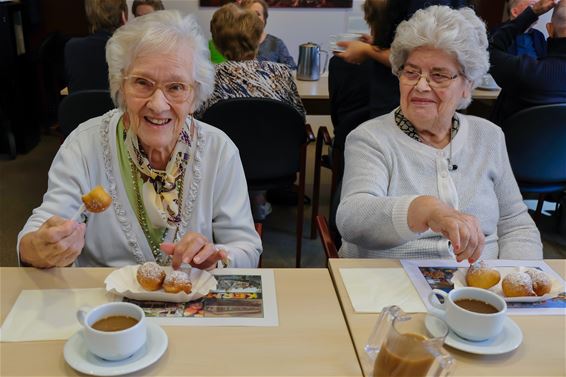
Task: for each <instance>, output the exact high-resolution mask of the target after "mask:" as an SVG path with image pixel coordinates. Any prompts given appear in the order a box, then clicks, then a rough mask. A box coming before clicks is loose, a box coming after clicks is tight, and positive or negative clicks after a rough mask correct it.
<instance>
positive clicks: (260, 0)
mask: <svg viewBox="0 0 566 377" xmlns="http://www.w3.org/2000/svg"><path fill="white" fill-rule="evenodd" d="M241 5H242V7H244V8H247V9H250V10H252V11H254V12H255V13H256V14H257V16H258V17H259V19H260V20H261V22H262V23H263V30H262V33H261V38H260V40H259V51H258V53H257V59H258V60H268V61H271V62H276V63H282V64H286V65H288V66H289V68H291V69H296V68H297V65H296V64H295V61H294V60H293V57H292V56H291V55H289V51H288V50H287V46H285V43H284V42H283V41H282V40H281V39H279V38H277V37H274V36H273V35H271V34H267V33H266V32H265V26H266V25H267V17H269V12H268V6H267V3H266V2H265V1H264V0H242V2H241Z"/></svg>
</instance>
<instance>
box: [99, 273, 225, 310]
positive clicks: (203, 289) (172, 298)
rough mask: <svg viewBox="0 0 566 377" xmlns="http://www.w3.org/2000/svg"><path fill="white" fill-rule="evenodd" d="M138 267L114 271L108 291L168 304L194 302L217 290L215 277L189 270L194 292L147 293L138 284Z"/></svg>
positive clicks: (108, 284) (106, 281) (107, 286)
mask: <svg viewBox="0 0 566 377" xmlns="http://www.w3.org/2000/svg"><path fill="white" fill-rule="evenodd" d="M138 268H139V266H138V265H134V266H125V267H122V268H120V269H118V270H114V271H112V273H111V274H110V275H108V276H107V277H106V279H105V280H104V283H106V290H107V291H108V292H110V293H114V294H116V295H118V296H122V297H127V298H131V299H134V300H142V301H166V302H187V301H194V300H197V299H199V298H201V297H204V296H206V295H207V294H208V292H210V291H211V290H213V289H216V285H217V282H216V279H215V278H214V276H213V275H212V274H211V273H210V272H208V271H204V270H199V269H198V268H189V269H188V270H187V272H188V273H189V276H190V278H191V282H192V283H193V290H192V291H191V293H189V294H186V293H185V292H179V293H167V292H165V291H164V290H163V289H159V290H157V291H146V290H145V289H143V288H142V286H141V285H140V284H139V283H138V280H137V278H136V274H137V272H138ZM163 269H164V270H165V272H169V271H171V270H172V268H171V266H164V267H163Z"/></svg>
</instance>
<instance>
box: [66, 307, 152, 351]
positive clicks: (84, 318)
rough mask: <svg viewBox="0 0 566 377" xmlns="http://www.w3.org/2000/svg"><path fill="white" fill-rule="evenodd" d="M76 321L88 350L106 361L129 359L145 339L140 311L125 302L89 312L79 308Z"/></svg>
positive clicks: (144, 329) (143, 323) (142, 317)
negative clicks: (81, 330) (80, 327)
mask: <svg viewBox="0 0 566 377" xmlns="http://www.w3.org/2000/svg"><path fill="white" fill-rule="evenodd" d="M77 319H78V321H79V322H80V324H81V325H82V326H83V336H84V339H85V343H86V346H87V348H88V350H89V351H90V352H92V353H93V354H94V355H96V356H98V357H100V358H103V359H106V360H111V361H116V360H123V359H126V358H128V357H130V356H132V355H133V354H134V353H136V352H137V351H138V350H139V349H140V348H142V347H143V345H144V344H145V342H146V339H147V329H146V323H145V314H144V312H143V310H142V309H141V308H140V307H139V306H137V305H134V304H131V303H128V302H111V303H108V304H103V305H100V306H97V307H96V308H94V309H91V310H89V311H88V312H87V311H85V310H84V309H79V311H77Z"/></svg>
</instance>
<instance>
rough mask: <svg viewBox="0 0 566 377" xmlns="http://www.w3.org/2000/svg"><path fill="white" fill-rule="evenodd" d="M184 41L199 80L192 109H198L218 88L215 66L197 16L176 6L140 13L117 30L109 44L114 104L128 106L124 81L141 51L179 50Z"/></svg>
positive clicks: (107, 45)
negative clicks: (182, 14) (180, 10)
mask: <svg viewBox="0 0 566 377" xmlns="http://www.w3.org/2000/svg"><path fill="white" fill-rule="evenodd" d="M183 44H185V45H186V46H189V48H190V50H191V54H192V72H190V73H191V76H192V77H193V79H194V82H195V84H196V85H194V91H195V95H194V99H193V103H192V109H193V111H194V110H196V109H198V108H199V107H200V105H201V104H202V103H204V101H205V100H206V99H207V98H208V97H209V96H210V95H211V94H212V91H213V89H214V67H213V65H212V63H211V62H210V51H209V49H208V45H207V42H206V40H205V39H204V37H203V36H202V33H201V30H200V27H199V26H198V24H197V22H196V20H195V19H194V17H193V16H191V15H189V16H185V17H183V16H181V14H180V13H179V12H178V11H176V10H161V11H157V12H153V13H150V14H147V15H145V16H143V17H137V18H135V19H133V20H131V21H129V22H128V23H126V24H125V25H124V26H122V27H120V28H119V29H118V30H116V32H114V34H113V35H112V37H111V38H110V40H109V41H108V43H107V44H106V61H107V62H108V81H109V84H110V95H111V96H112V100H113V101H114V104H115V105H116V106H118V107H119V108H121V109H122V110H125V101H124V98H123V93H122V82H123V80H124V76H125V75H126V74H127V72H128V70H129V68H130V65H131V64H132V62H133V61H134V60H135V58H136V56H138V55H139V54H140V53H141V52H143V53H148V52H151V53H155V54H166V53H171V52H175V51H177V50H178V49H179V46H181V45H183Z"/></svg>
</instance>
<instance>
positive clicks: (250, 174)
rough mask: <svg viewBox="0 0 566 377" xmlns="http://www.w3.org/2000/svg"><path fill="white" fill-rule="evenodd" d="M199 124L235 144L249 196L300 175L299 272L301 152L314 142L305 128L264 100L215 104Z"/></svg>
mask: <svg viewBox="0 0 566 377" xmlns="http://www.w3.org/2000/svg"><path fill="white" fill-rule="evenodd" d="M202 120H203V121H204V122H206V123H208V124H211V125H213V126H215V127H217V128H219V129H221V130H222V131H224V132H226V134H227V135H228V136H229V137H230V139H232V141H233V142H234V143H235V144H236V146H237V147H238V149H239V151H240V158H241V159H242V164H243V166H244V172H245V174H246V180H247V182H248V189H249V190H250V191H251V190H268V189H272V188H278V187H284V186H286V185H289V184H291V183H293V182H294V181H295V179H296V176H297V173H299V184H298V190H297V203H298V208H297V221H296V222H297V224H296V236H297V241H296V261H295V264H296V266H297V267H300V265H301V247H302V237H303V222H304V219H303V214H304V197H305V170H306V168H305V165H306V153H307V149H306V148H307V144H308V143H309V142H310V141H312V140H314V134H313V132H312V130H311V127H310V125H308V124H306V123H305V121H304V119H303V117H302V116H301V114H299V113H298V112H297V111H296V110H295V109H294V108H293V107H291V106H290V105H288V104H286V103H284V102H281V101H276V100H272V99H267V98H233V99H226V100H222V101H219V102H217V103H215V104H214V105H212V106H211V107H210V108H208V109H207V110H206V111H205V113H204V114H203V116H202Z"/></svg>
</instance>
